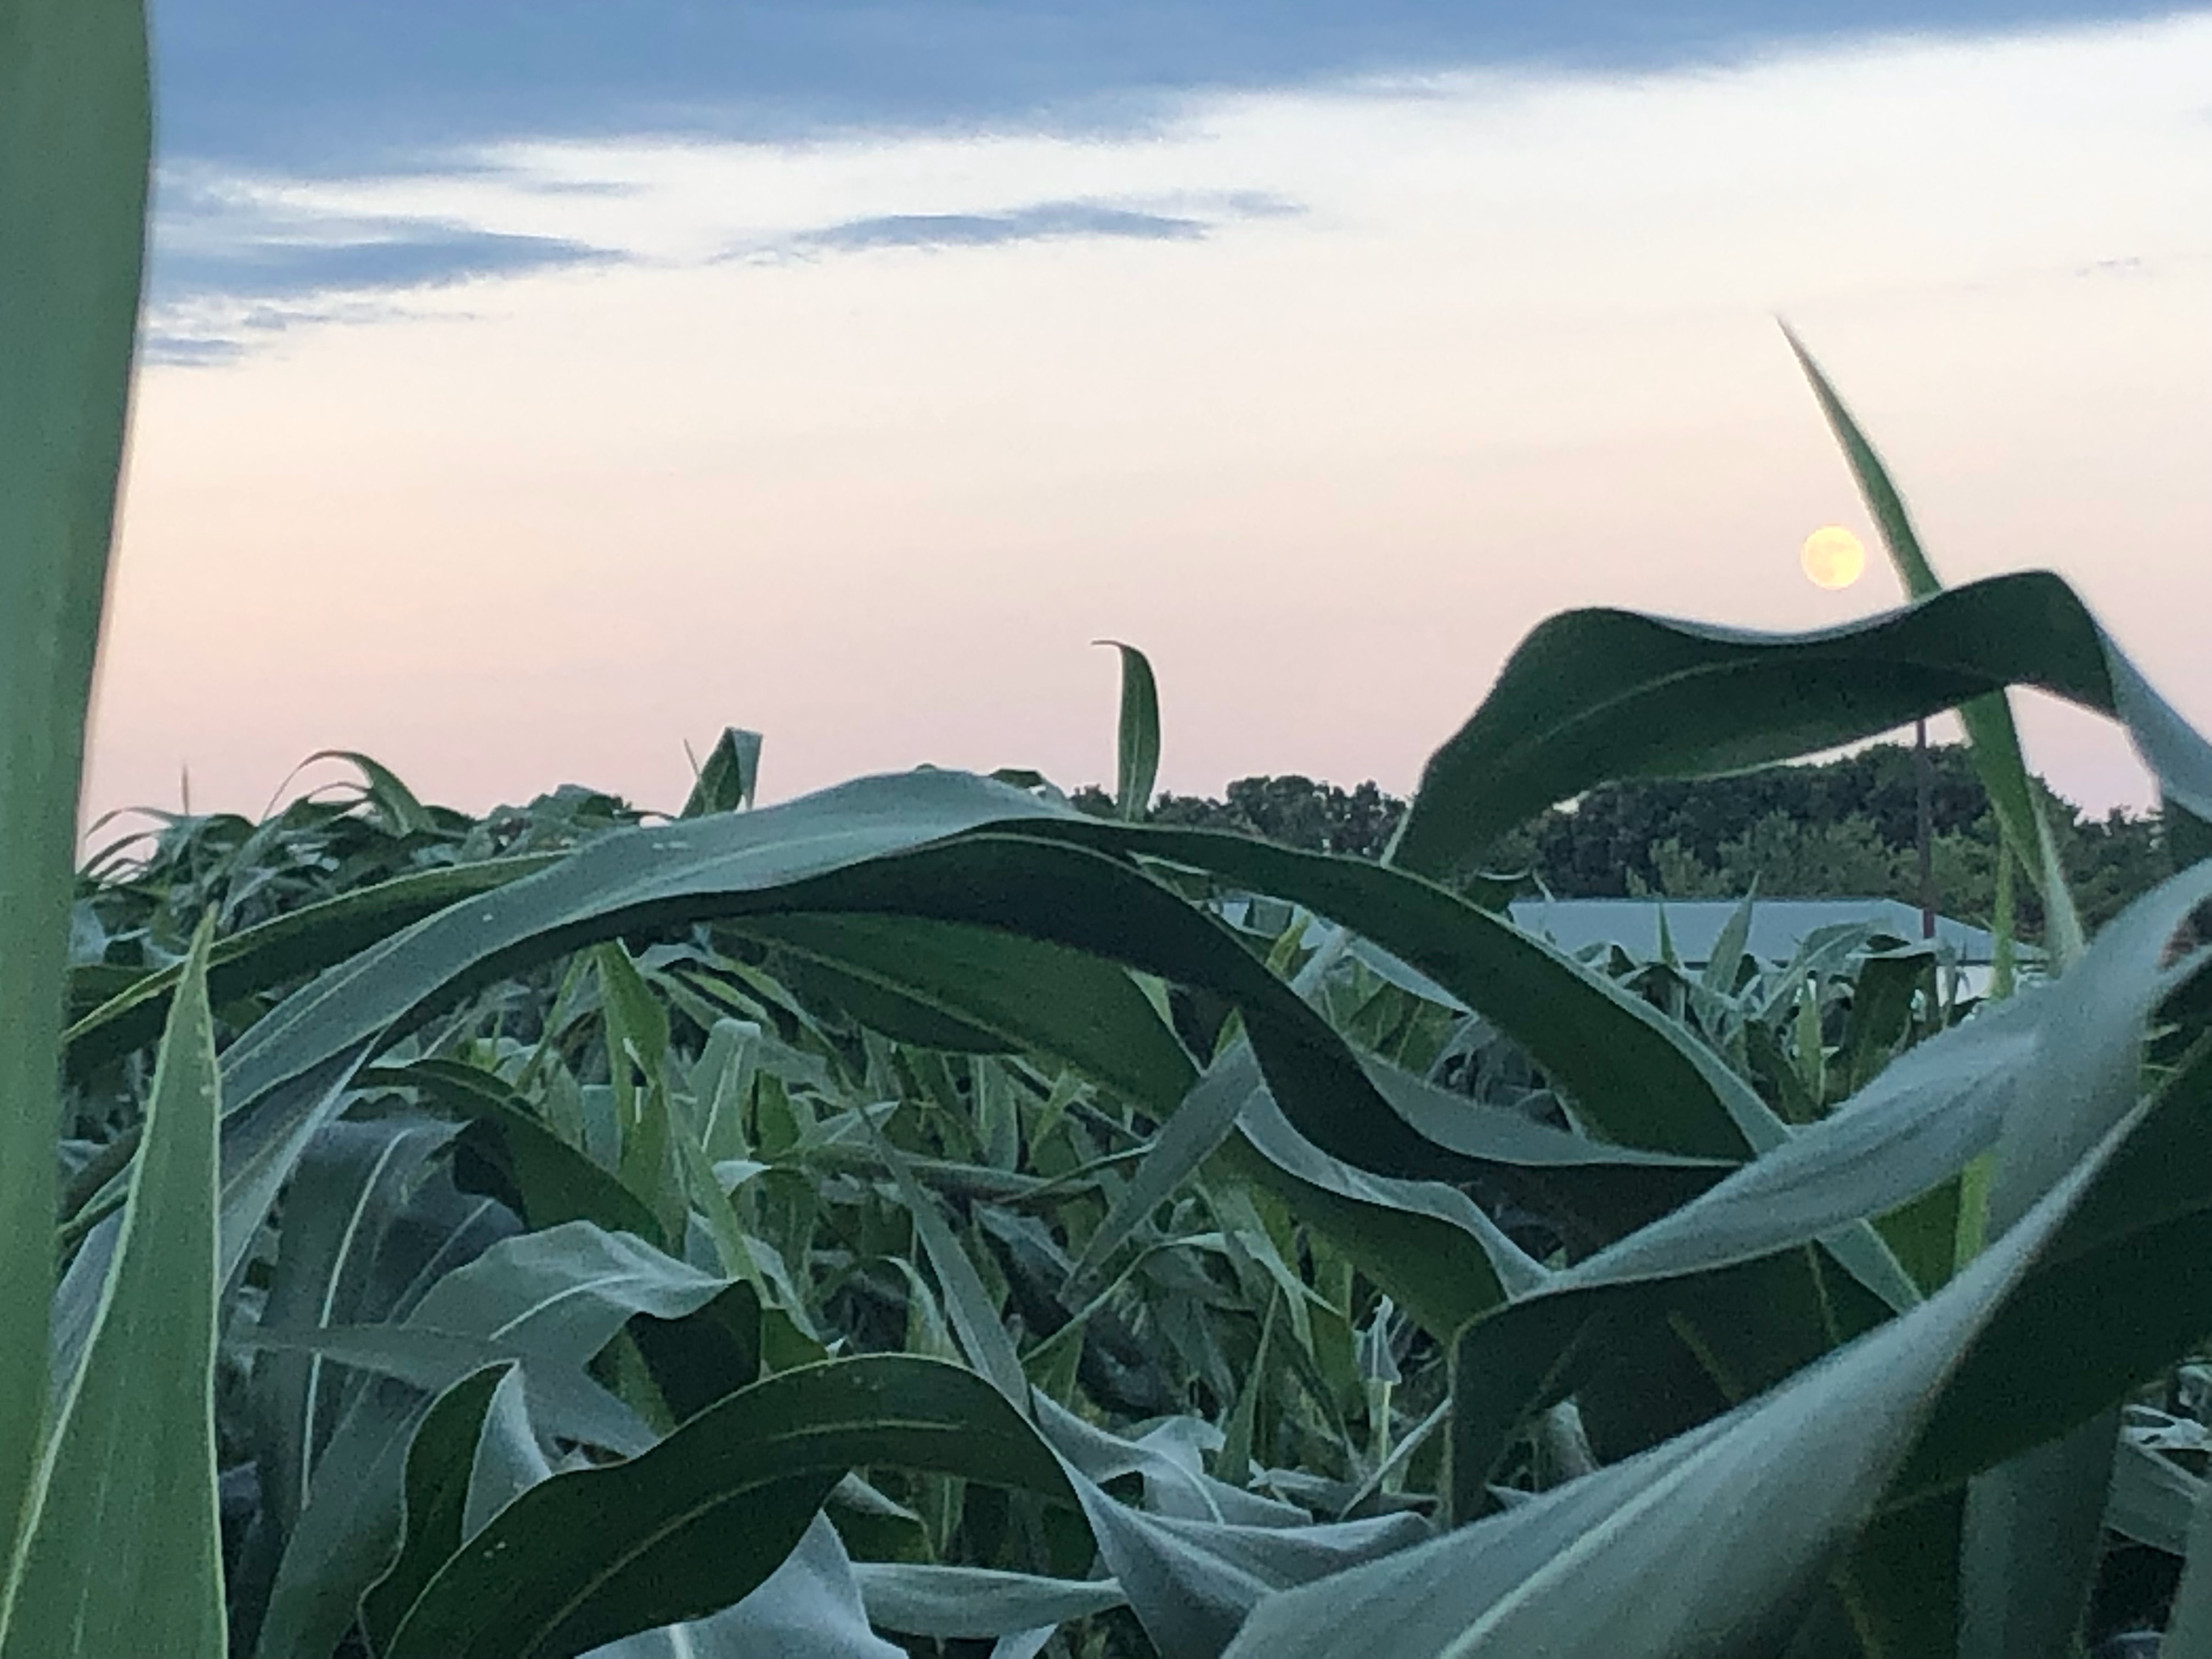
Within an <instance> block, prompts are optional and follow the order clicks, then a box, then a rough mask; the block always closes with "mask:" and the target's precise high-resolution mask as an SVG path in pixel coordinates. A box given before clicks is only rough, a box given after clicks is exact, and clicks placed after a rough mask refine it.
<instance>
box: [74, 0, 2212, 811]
mask: <svg viewBox="0 0 2212 1659" xmlns="http://www.w3.org/2000/svg"><path fill="white" fill-rule="evenodd" d="M156 35H157V72H158V74H159V77H160V85H159V88H158V95H159V100H160V110H161V129H160V130H161V141H160V143H161V178H160V185H159V195H158V206H157V222H156V227H155V260H154V271H155V276H154V284H153V294H152V296H151V303H150V307H149V321H148V331H147V345H146V349H145V352H144V354H143V362H144V365H145V370H144V374H143V378H142V382H141V390H140V395H139V398H138V404H137V415H136V426H135V431H134V436H133V443H132V450H131V457H132V459H131V483H130V488H129V490H128V493H127V496H126V501H125V514H124V520H123V534H122V542H121V552H120V556H119V562H118V573H117V578H116V581H115V583H114V586H113V590H112V608H111V613H110V619H109V628H108V635H107V640H108V648H107V652H106V658H105V663H106V666H105V668H104V670H103V681H102V687H101V692H100V707H99V716H98V721H97V725H96V728H95V738H94V754H93V769H92V775H91V784H90V801H89V803H88V804H89V805H91V806H92V807H93V808H94V810H104V809H105V808H107V807H111V806H121V805H131V804H134V803H147V802H153V803H161V804H172V803H173V801H174V799H175V794H176V780H177V777H178V774H179V769H180V768H181V767H184V766H187V765H188V766H189V767H190V768H191V774H192V777H193V779H194V800H195V803H196V804H220V805H230V806H235V807H239V808H241V809H243V810H258V808H259V807H260V806H261V805H262V804H263V803H264V802H265V801H266V800H267V799H268V798H269V793H270V791H271V790H273V789H275V788H276V787H278V785H279V784H280V782H282V781H283V780H284V779H285V777H286V776H287V775H288V774H289V772H290V770H291V769H292V768H293V766H294V765H295V763H297V762H298V761H299V759H300V758H301V757H302V756H305V755H307V754H309V753H312V752H314V751H315V750H323V749H331V748H343V749H356V750H364V751H366V752H368V753H372V754H374V755H376V756H378V757H380V758H381V759H383V760H384V761H386V763H389V764H391V765H392V766H394V767H395V768H396V769H398V770H399V771H400V773H401V774H402V775H404V776H406V777H408V778H409V779H410V781H415V782H416V784H417V785H418V787H421V788H422V790H423V791H424V792H425V793H428V795H430V796H432V797H435V798H439V799H447V800H451V801H453V802H454V803H455V804H457V805H468V806H483V805H489V804H491V803H493V802H495V801H497V800H501V799H518V798H524V797H527V796H528V795H530V794H532V793H536V792H537V791H538V790H540V789H543V788H544V787H549V786H550V785H551V784H552V783H554V782H556V781H562V780H576V781H588V782H592V783H594V784H597V785H600V786H602V787H612V788H616V789H619V790H622V791H623V792H625V793H629V794H630V795H631V796H632V797H633V798H635V799H640V800H642V801H644V802H646V803H647V804H665V803H668V802H670V801H672V800H680V799H681V798H682V796H683V793H684V787H685V785H686V779H687V769H686V766H685V763H684V758H683V755H684V744H685V743H686V742H687V741H688V742H690V743H691V744H694V745H695V746H696V745H698V744H704V743H707V742H709V741H711V740H712V738H713V737H714V733H715V732H717V731H718V730H719V728H720V726H722V725H724V724H726V723H734V724H740V725H747V726H755V727H757V728H759V729H762V730H763V731H764V732H767V734H768V738H769V746H768V768H767V774H766V778H765V781H764V786H763V787H764V789H765V791H766V793H767V794H768V795H769V796H771V797H773V796H776V795H781V794H788V793H793V792H794V791H796V790H799V789H803V788H807V787H815V786H817V785H820V784H824V783H829V782H832V781H837V780H838V779H841V778H843V777H847V776H850V775H854V773H857V772H861V771H869V770H882V769H897V768H902V767H905V766H908V765H912V764H915V763H918V762H923V761H927V762H932V763H940V764H947V765H961V766H972V767H976V768H982V769H987V768H991V767H995V766H1000V765H1019V766H1030V767H1035V768H1036V769H1040V770H1042V771H1043V772H1045V773H1046V774H1047V775H1050V776H1053V777H1055V778H1057V779H1060V780H1061V781H1066V782H1068V783H1071V784H1073V783H1078V782H1081V781H1086V780H1092V779H1097V778H1099V777H1102V776H1106V775H1110V771H1111V766H1112V759H1111V746H1112V719H1111V711H1112V706H1113V696H1114V686H1113V680H1114V670H1113V659H1112V653H1107V652H1100V651H1097V650H1094V649H1092V648H1091V646H1090V644H1089V641H1092V640H1095V639H1097V638H1101V637H1113V638H1119V639H1126V640H1130V641H1134V642H1136V643H1139V644H1140V645H1142V646H1144V647H1146V650H1147V651H1148V652H1149V653H1151V654H1152V658H1153V660H1154V663H1155V666H1156V668H1157V669H1158V672H1159V676H1160V681H1161V686H1162V692H1163V697H1164V703H1165V706H1166V724H1167V744H1166V749H1165V753H1164V761H1163V774H1162V775H1163V781H1164V783H1165V785H1166V786H1167V787H1171V788H1174V789H1176V790H1177V791H1182V792H1188V791H1191V790H1206V791H1218V789H1219V788H1220V787H1222V785H1223V784H1224V783H1225V781H1228V780H1229V779H1231V778H1233V777H1237V776H1241V775H1249V774H1251V773H1255V772H1263V771H1302V772H1305V773H1308V774H1310V775H1320V776H1324V777H1328V778H1333V779H1336V780H1339V781H1344V782H1347V783H1349V782H1354V781H1358V780H1359V779H1362V778H1366V777H1374V778H1376V779H1378V780H1379V781H1382V782H1383V783H1384V784H1385V785H1386V786H1387V787H1395V788H1404V787H1408V786H1409V785H1410V784H1411V783H1412V781H1413V778H1414V776H1415V775H1417V774H1418V771H1419V766H1420V763H1421V762H1422V760H1423V759H1424V757H1425V755H1426V753H1427V751H1428V750H1429V749H1430V748H1431V746H1433V744H1436V743H1437V742H1438V741H1440V740H1441V739H1442V738H1443V736H1444V735H1445V734H1447V733H1448V732H1449V731H1450V729H1451V728H1452V727H1453V726H1455V724H1456V723H1457V722H1458V721H1459V720H1461V719H1462V718H1463V717H1464V715H1465V714H1466V713H1467V712H1468V709H1469V708H1472V707H1473V705H1474V702H1476V701H1477V700H1478V699H1479V698H1480V695H1481V693H1482V690H1483V689H1484V688H1485V686H1486V684H1488V682H1489V680H1490V678H1491V677H1492V674H1494V672H1495V671H1496V669H1497V666H1498V664H1499V663H1500V662H1501V661H1502V660H1503V659H1504V656H1505V654H1506V653H1507V652H1508V651H1510V648H1511V647H1512V645H1513V644H1514V642H1515V641H1516V640H1517V639H1518V638H1519V637H1520V635H1522V634H1523V633H1524V632H1525V631H1526V630H1527V629H1528V628H1530V627H1532V626H1534V624H1535V623H1537V622H1538V621H1540V620H1541V618H1542V617H1544V616H1546V615H1547V614H1549V613H1550V612H1552V611H1556V610H1559V609H1561V608H1564V607H1565V606H1569V605H1585V604H1601V603H1610V604H1624V605H1634V606H1638V607H1641V608H1646V609H1654V610H1660V611H1674V612H1687V613H1690V614H1694V615H1700V616H1704V617H1711V618H1713V619H1716V620H1720V621H1725V622H1729V623H1741V624H1743V625H1746V626H1753V627H1773V628H1808V627H1814V626H1819V625H1822V624H1825V623H1832V622H1835V621H1837V620H1839V619H1841V618H1842V617H1845V616H1848V615H1852V614H1858V613H1862V612H1864V611H1869V610H1873V609H1877V608H1880V607H1881V606H1882V605H1887V604H1888V603H1891V602H1893V599H1894V597H1895V588H1894V584H1893V582H1891V581H1890V580H1889V578H1888V577H1887V574H1886V573H1882V572H1879V571H1878V572H1876V573H1875V574H1871V575H1869V578H1868V579H1867V580H1863V581H1862V582H1861V583H1859V584H1858V586H1857V587H1855V588H1853V589H1851V590H1850V591H1849V592H1844V593H1841V594H1836V593H1820V592H1815V591H1814V590H1813V589H1812V588H1810V587H1809V586H1808V585H1807V584H1806V582H1805V581H1804V580H1803V579H1802V576H1801V575H1800V574H1799V573H1798V568H1797V562H1796V550H1797V547H1798V545H1799V544H1800V543H1801V542H1802V539H1803V538H1805V536H1806V535H1807V534H1808V532H1811V531H1812V530H1814V529H1815V528H1817V527H1819V526H1822V525H1824V524H1828V523H1838V524H1842V525H1844V526H1851V527H1856V528H1857V529H1858V530H1859V531H1861V532H1869V526H1867V525H1866V524H1865V521H1864V518H1863V513H1862V511H1861V509H1860V507H1859V505H1858V503H1857V500H1856V497H1855V496H1854V495H1853V494H1852V491H1851V489H1850V481H1849V477H1848V475H1847V474H1846V472H1845V471H1844V468H1843V467H1842V466H1841V465H1839V463H1838V460H1837V459H1836V456H1835V454H1834V452H1833V449H1832V445H1831V444H1830V442H1829V441H1828V439H1827V437H1826V434H1825V432H1824V431H1823V430H1822V428H1821V426H1820V420H1819V417H1818V416H1817V413H1816V412H1815V411H1814V409H1813V408H1812V405H1811V404H1810V401H1809V399H1808V397H1807V395H1806V393H1805V391H1804V388H1803V387H1802V384H1800V383H1799V381H1798V380H1797V379H1796V374H1795V371H1794V369H1793V368H1792V366H1791V363H1790V359H1789V355H1788V353H1787V351H1786V350H1785V349H1784V348H1783V346H1782V343H1781V340H1780V337H1779V335H1778V331H1776V329H1775V327H1774V319H1775V318H1776V316H1777V315H1778V314H1780V315H1785V316H1787V317H1789V318H1790V320H1791V321H1792V322H1793V323H1794V324H1795V325H1796V326H1797V327H1798V328H1799V329H1800V331H1802V332H1803V333H1804V334H1805V335H1806V336H1807V337H1808V339H1809V340H1810V341H1811V343H1812V344H1813V346H1814V349H1815V350H1816V351H1818V352H1819V353H1820V355H1821V356H1822V357H1823V360H1824V361H1825V362H1826V364H1827V366H1828V368H1830V369H1831V371H1832V372H1833V373H1834V374H1836V376H1837V377H1838V380H1839V381H1840V383H1841V384H1842V386H1843V387H1844V392H1845V393H1846V395H1847V396H1848V397H1849V398H1850V399H1851V401H1852V402H1853V404H1854V405H1855V407H1857V410H1858V411H1859V413H1860V414H1861V416H1863V418H1864V419H1865V420H1866V421H1867V422H1869V426H1870V427H1871V428H1872V429H1873V431H1874V433H1875V437H1876V439H1877V441H1879V442H1880V443H1881V445H1882V447H1883V448H1884V450H1885V452H1886V453H1887V455H1888V458H1889V459H1890V461H1891V463H1892V465H1893V467H1894V468H1895V470H1896V471H1898V473H1899V476H1900V477H1901V479H1902V480H1903V482H1904V483H1905V488H1906V489H1907V491H1908V493H1909V494H1910V495H1911V497H1912V500H1913V501H1914V504H1915V507H1916V508H1917V511H1918V513H1919V515H1920V518H1921V520H1922V525H1923V532H1925V536H1926V539H1927V540H1928V542H1929V546H1930V548H1931V550H1932V551H1933V553H1934V556H1935V557H1936V563H1937V565H1938V568H1940V569H1942V571H1943V572H1944V573H1945V574H1947V575H1948V576H1949V577H1951V578H1953V579H1961V578H1965V577H1969V576H1972V575H1978V574H1987V573H1990V572H1994V571H1997V570H2005V569H2015V568H2022V567H2024V566H2037V565H2040V566H2046V567H2049V568H2056V569H2057V570H2059V571H2060V572H2061V573H2062V574H2065V575H2066V576H2067V577H2068V578H2069V580H2073V581H2074V582H2075V584H2076V585H2077V586H2079V587H2080V588H2081V591H2082V592H2083V593H2084V594H2085V596H2087V598H2088V599H2089V600H2090V602H2091V603H2092V605H2093V606H2094V607H2095V608H2097V609H2098V611H2100V614H2101V615H2103V616H2104V617H2106V619H2107V621H2108V622H2109V623H2111V625H2112V627H2113V628H2114V629H2116V631H2117V632H2118V635H2119V637H2120V638H2121V639H2122V640H2123V641H2125V642H2126V643H2127V644H2128V645H2129V646H2130V648H2131V649H2132V650H2133V651H2134V652H2135V653H2136V655H2137V658H2138V659H2139V661H2140V662H2141V663H2142V665H2143V666H2144V667H2145V669H2146V671H2148V673H2149V674H2150V675H2151V677H2152V678H2153V680H2154V682H2155V683H2156V684H2159V685H2160V688H2161V689H2162V690H2166V692H2167V693H2168V695H2169V696H2172V698H2173V700H2174V701H2175V702H2177V703H2179V706H2180V707H2181V708H2183V709H2184V710H2185V712H2187V713H2189V714H2191V715H2193V716H2194V717H2196V718H2197V719H2198V720H2204V721H2208V722H2212V656H2208V654H2207V653H2205V652H2204V650H2203V641H2202V637H2201V627H2200V626H2199V624H2198V621H2197V619H2198V618H2199V617H2201V616H2202V614H2203V608H2204V607H2203V602H2202V601H2203V599H2204V597H2206V575H2205V571H2206V569H2207V566H2206V562H2205V555H2206V550H2207V549H2208V548H2212V469H2207V468H2206V467H2205V466H2204V465H2203V456H2204V455H2205V454H2206V453H2212V405H2208V403H2207V399H2206V396H2205V392H2204V388H2205V387H2206V386H2212V307H2208V306H2206V305H2205V303H2204V295H2206V294H2207V293H2208V292H2212V100H2209V99H2208V94H2207V91H2206V88H2208V87H2212V9H2206V8H2204V7H2202V6H2200V7H2197V8H2195V9H2185V10H2182V11H2179V12H2169V11H2154V10H2152V9H2116V8H2111V7H2098V8H2080V7H2063V6H2051V5H2037V4H1985V5H1953V6H1949V7H1936V8H1929V7H1926V6H1914V7H1911V8H1906V7H1904V6H1902V5H1896V6H1881V5H1876V6H1873V7H1859V8H1855V9H1850V10H1849V11H1848V12H1847V11H1845V10H1844V9H1842V8H1838V7H1812V6H1798V7H1782V6H1774V7H1765V8H1748V7H1735V6H1725V5H1717V6H1708V7H1705V8H1701V9H1655V8H1650V7H1637V6H1629V5H1626V4H1622V5H1598V4H1593V3H1588V0H1582V3H1567V4H1559V5H1550V6H1544V7H1537V6H1528V7H1517V8H1514V9H1510V10H1507V9H1503V8H1489V7H1475V6H1467V5H1460V6H1452V5H1444V4H1437V3H1433V0H1431V3H1425V4H1413V3H1409V0H1376V3H1371V4H1369V5H1365V6H1360V7H1353V6H1344V7H1326V8H1324V7H1320V6H1316V5H1301V4H1285V5H1270V6H1266V7H1262V6H1260V5H1257V4H1246V3H1235V4H1225V3H1217V4H1210V5H1202V4H1196V3H1185V4H1170V3H1149V4H1139V5H1130V6H1085V7H1080V8H1078V7H1071V6H1053V5H1037V4H1028V5H1016V4H1012V3H1007V4H970V5H965V6H958V5H948V4H933V3H929V4H902V5H898V6H885V7H861V6H854V5H839V4H823V3H813V4H808V5H785V4H775V5H759V6H750V7H743V8H736V7H726V6H710V5H705V4H691V5H674V4H667V3H662V0H650V3H625V4H621V5H617V4H614V3H611V0H609V3H604V4H596V5H592V6H588V7H586V6H580V5H556V4H539V5H532V6H528V7H525V6H520V5H508V4H505V3H498V4H483V3H477V4H472V5H471V6H468V7H465V8H463V7H457V6H450V5H441V6H435V7H434V6H430V5H428V4H417V3H413V0H408V3H398V4H380V5H378V6H374V7H369V6H346V7H338V6H332V5H329V4H315V5H308V6H301V7H295V8H289V9H286V8H279V7H276V6H273V5H264V4H258V3H257V4H251V5H248V4H234V3H214V0H176V3H173V4H172V5H170V6H168V7H166V8H161V7H157V8H156ZM2178 597H2179V599H2183V600H2185V602H2182V603H2177V598H2178ZM2024 718H2025V722H2026V729H2027V735H2028V740H2029V744H2030V747H2031V750H2032V751H2033V758H2034V759H2035V760H2036V762H2037V763H2038V764H2039V766H2041V767H2043V768H2044V769H2046V770H2047V771H2048V772H2049V773H2050V775H2051V776H2052V777H2053V778H2054V780H2055V781H2057V782H2058V783H2059V785H2060V787H2062V788H2064V789H2067V790H2069V792H2070V793H2073V794H2074V795H2075V797H2076V798H2077V799H2083V800H2085V801H2087V802H2089V803H2090V804H2092V805H2105V804H2109V803H2112V802H2116V801H2134V802H2140V801H2142V799H2144V781H2143V777H2142V773H2141V770H2140V769H2139V768H2137V767H2136V766H2135V764H2134V763H2133V762H2132V761H2131V760H2130V757H2129V756H2128V755H2127V753H2126V751H2125V750H2124V745H2120V744H2117V743H2116V742H2115V741H2114V739H2113V738H2112V736H2111V734H2110V733H2109V732H2105V731H2103V730H2102V729H2101V728H2100V727H2098V726H2096V725H2095V723H2094V722H2093V721H2089V720H2086V719H2084V718H2081V717H2076V716H2071V715H2067V714H2063V713H2061V712H2056V711H2053V710H2051V709H2048V708H2041V707H2033V706H2032V707H2029V708H2027V711H2026V714H2025V716H2024Z"/></svg>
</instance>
